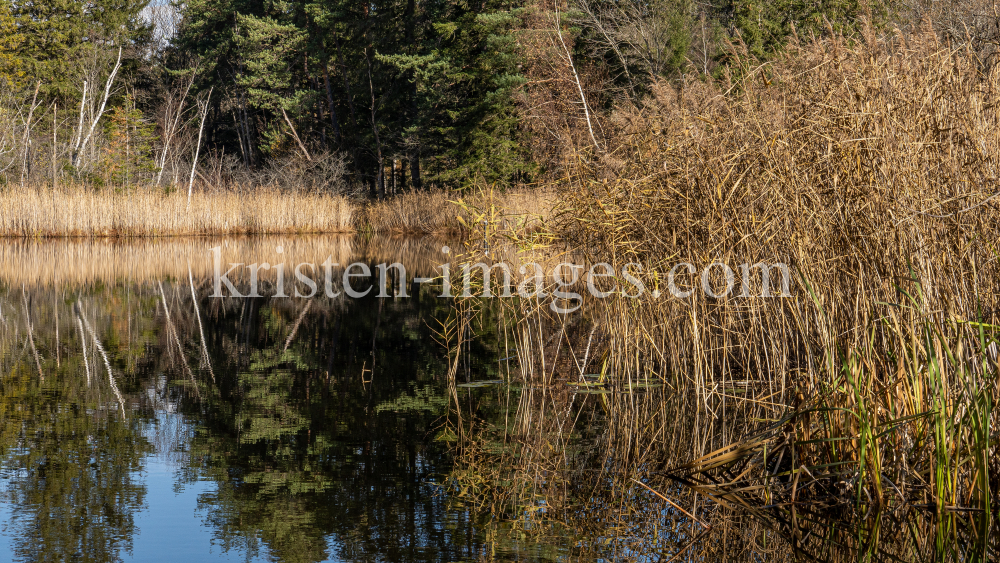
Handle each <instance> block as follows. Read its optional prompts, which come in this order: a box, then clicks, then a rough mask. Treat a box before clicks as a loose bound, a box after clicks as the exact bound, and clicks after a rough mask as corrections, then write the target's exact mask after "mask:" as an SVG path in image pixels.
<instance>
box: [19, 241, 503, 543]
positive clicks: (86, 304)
mask: <svg viewBox="0 0 1000 563" xmlns="http://www.w3.org/2000/svg"><path fill="white" fill-rule="evenodd" d="M218 244H219V243H218V242H217V241H209V240H194V241H183V240H182V241H172V242H159V243H150V242H148V241H142V242H137V243H135V244H134V245H133V244H128V243H104V242H95V243H89V242H62V243H59V242H44V243H11V244H7V245H5V246H4V247H3V250H2V251H0V279H2V280H3V283H2V286H0V313H2V322H0V325H2V326H0V421H2V422H0V459H2V460H3V463H2V477H0V489H2V491H3V492H2V495H3V496H2V497H0V505H2V507H3V510H4V511H5V512H9V513H10V514H11V515H12V516H11V519H10V521H9V522H8V524H7V526H6V528H5V535H3V536H0V543H5V544H6V548H7V549H10V550H11V552H12V553H13V556H14V557H15V559H16V560H21V561H48V560H52V561H95V562H97V561H116V560H124V559H129V558H131V557H138V556H139V555H138V554H147V555H148V554H151V553H155V550H151V546H152V545H156V546H162V547H161V548H160V550H159V553H158V555H155V556H156V557H160V558H161V559H163V560H176V559H175V556H178V555H179V554H182V553H188V555H186V558H188V559H191V557H192V555H191V554H190V550H189V549H188V550H187V552H185V550H184V548H182V547H180V545H181V544H185V543H186V542H188V541H189V539H190V538H187V537H185V536H184V535H183V534H185V533H190V528H189V527H185V526H175V527H171V528H165V529H160V530H158V529H150V527H146V526H145V525H143V524H138V525H137V522H140V523H141V522H147V521H148V522H157V521H158V520H157V518H155V517H154V518H152V519H151V518H150V517H149V516H148V515H146V512H148V511H155V510H168V509H167V508H164V507H165V506H167V504H169V502H168V501H169V498H168V495H165V494H164V487H163V483H162V479H164V478H166V477H168V476H169V478H170V479H171V480H172V483H171V487H172V488H173V490H174V491H175V497H176V498H177V499H180V498H185V499H186V498H191V497H192V495H191V492H192V491H196V503H195V505H193V506H188V507H187V512H186V513H185V512H184V510H182V509H178V508H177V507H176V506H175V507H174V508H170V509H169V510H170V511H172V516H170V518H169V519H168V520H173V521H176V520H182V519H183V520H190V519H196V520H197V521H198V522H199V523H200V525H201V526H203V528H204V529H205V530H207V531H209V532H210V534H211V537H212V541H213V543H214V546H215V550H216V551H215V552H214V555H212V554H210V553H208V552H203V553H202V557H198V556H195V558H194V559H191V560H202V559H205V560H208V559H212V558H214V557H219V556H222V557H223V559H230V558H232V559H241V560H243V559H253V558H260V557H265V558H268V559H273V560H279V561H325V560H338V559H345V560H371V561H374V560H379V561H442V560H460V559H471V558H477V557H478V556H479V555H480V554H481V553H483V549H484V548H483V546H484V539H483V537H482V535H481V533H480V532H481V528H480V526H479V525H478V521H477V518H478V516H474V515H473V513H472V512H470V511H468V510H466V509H464V508H460V507H459V508H456V507H453V506H450V505H449V504H448V503H447V502H446V497H444V496H443V495H441V494H439V493H440V489H439V487H438V486H437V485H436V484H435V483H436V482H438V481H440V480H441V476H442V475H443V474H445V473H446V472H447V471H448V470H449V468H450V461H449V459H450V457H449V455H448V442H447V441H446V438H447V432H445V429H446V428H447V424H446V417H447V414H448V410H449V409H448V408H447V405H448V403H449V400H450V395H449V394H448V391H447V386H446V384H445V381H444V378H445V376H446V374H447V373H448V372H449V369H450V368H451V366H449V364H448V356H447V355H446V353H445V352H444V349H443V348H441V346H440V345H439V344H437V343H436V342H435V340H434V338H433V333H432V331H431V328H430V327H431V326H434V325H435V322H434V320H435V319H437V321H439V322H438V323H437V324H438V325H440V324H441V323H444V322H447V321H446V320H445V319H447V318H448V317H449V316H450V315H453V314H454V311H453V308H452V306H451V303H450V302H449V300H446V299H440V298H437V297H436V295H437V294H438V292H439V291H435V288H434V287H432V285H431V284H425V285H423V286H420V285H417V284H414V285H413V286H412V287H411V288H410V293H411V297H409V298H406V299H402V298H394V297H388V298H382V299H380V298H377V297H375V294H376V292H371V293H370V294H369V295H368V296H367V297H364V298H361V299H343V298H340V299H328V298H325V297H320V298H315V299H312V300H305V299H292V298H286V299H281V298H264V297H262V298H231V297H227V298H223V299H213V298H210V297H208V295H209V293H210V292H211V291H212V284H211V281H210V279H209V277H208V276H209V275H210V270H209V269H208V268H209V267H210V265H211V263H210V262H209V257H210V255H209V254H208V253H207V252H206V249H207V248H209V247H210V246H215V245H218ZM279 244H281V245H283V246H284V249H283V250H284V255H285V256H286V260H288V261H290V262H291V263H295V262H298V261H314V262H316V263H321V262H322V261H323V260H324V259H325V258H326V257H327V256H329V255H332V254H335V253H337V254H338V257H339V258H340V259H341V260H340V261H341V262H342V263H343V262H347V261H356V260H357V261H366V262H368V263H369V264H370V265H371V266H372V269H373V270H374V265H375V264H376V263H378V262H382V261H386V260H389V261H400V262H403V263H404V265H406V267H407V270H408V273H409V274H410V275H411V276H414V275H433V270H432V268H433V265H434V264H437V263H440V261H441V259H442V257H441V256H440V255H439V254H438V249H439V248H440V246H441V242H440V241H414V240H404V239H401V240H387V241H377V240H362V239H354V238H352V239H331V238H323V239H295V240H289V239H284V240H268V239H263V240H261V239H257V240H252V241H249V240H243V241H240V240H234V241H229V242H228V245H227V244H226V242H225V241H223V242H222V245H223V246H224V247H225V248H227V250H226V252H227V253H229V254H228V255H227V258H229V256H234V257H238V258H239V260H238V261H240V262H244V263H250V262H253V261H255V260H260V261H267V260H268V259H269V258H268V253H273V252H274V250H273V249H274V248H276V247H277V246H278V245H279ZM289 255H292V257H291V258H287V257H288V256H289ZM335 259H336V258H335ZM272 260H273V258H272ZM234 261H235V260H234ZM264 281H265V282H266V281H267V280H266V279H265V280H264ZM393 287H397V284H393ZM481 321H482V322H481V323H480V325H479V329H478V330H477V334H476V338H475V339H474V340H471V341H470V342H468V343H467V344H466V345H465V350H464V351H463V354H464V355H463V361H462V362H461V365H460V366H458V369H459V371H460V376H459V377H460V378H462V379H463V380H470V379H497V378H499V377H500V375H499V373H498V368H497V366H498V364H497V362H496V360H497V359H498V358H499V357H500V356H499V355H498V354H499V352H498V349H497V348H498V344H497V330H496V329H495V328H493V327H494V323H493V319H492V317H491V313H490V311H489V310H488V309H486V310H484V311H483V312H482V314H481ZM153 481H155V483H154V482H153ZM206 484H208V485H209V486H206ZM149 491H156V493H155V494H154V495H152V497H150V493H149ZM148 498H152V499H154V500H152V501H147V499H148ZM175 504H176V503H175ZM159 522H161V525H162V523H163V522H164V519H162V518H160V519H159ZM153 525H154V524H150V526H153ZM184 530H188V531H187V532H185V531H184ZM172 534H178V537H171V535H172ZM171 544H174V545H176V546H177V547H176V549H175V548H172V547H171ZM175 552H176V553H175Z"/></svg>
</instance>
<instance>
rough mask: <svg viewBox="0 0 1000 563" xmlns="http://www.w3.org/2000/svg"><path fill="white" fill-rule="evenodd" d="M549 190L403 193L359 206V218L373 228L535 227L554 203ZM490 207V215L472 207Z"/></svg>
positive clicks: (455, 230)
mask: <svg viewBox="0 0 1000 563" xmlns="http://www.w3.org/2000/svg"><path fill="white" fill-rule="evenodd" d="M555 202H556V198H555V193H554V192H552V191H551V190H545V189H537V190H511V191H504V192H501V191H499V190H496V189H493V188H491V187H487V188H485V189H476V190H469V191H466V192H443V191H435V192H416V193H405V194H401V195H399V196H396V197H392V198H389V199H387V200H384V201H379V202H374V203H372V204H370V205H368V206H366V207H365V209H364V214H363V218H362V219H360V221H359V224H360V225H363V227H361V228H363V229H370V230H372V231H374V232H402V233H439V234H440V233H462V232H465V231H475V234H476V235H477V236H479V235H480V234H481V232H482V229H483V228H484V224H483V221H484V220H485V221H487V225H485V227H487V228H488V230H490V231H491V232H494V231H496V230H497V229H498V228H500V229H505V230H508V229H510V228H512V227H516V229H517V230H531V229H537V228H539V227H541V225H542V224H544V221H545V219H546V218H548V217H549V216H550V213H551V211H552V208H553V206H554V205H555ZM478 209H493V211H494V213H493V214H492V215H489V216H486V215H482V214H477V213H475V211H474V210H478Z"/></svg>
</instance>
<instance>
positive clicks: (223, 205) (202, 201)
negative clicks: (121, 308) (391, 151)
mask: <svg viewBox="0 0 1000 563" xmlns="http://www.w3.org/2000/svg"><path fill="white" fill-rule="evenodd" d="M495 197H496V198H498V199H501V200H502V201H503V202H504V205H503V207H504V209H508V210H510V211H509V213H511V214H512V215H511V217H514V218H517V219H519V220H520V221H521V222H523V223H529V224H534V223H537V222H538V221H539V218H541V217H545V216H547V215H548V212H549V210H550V209H551V206H552V201H551V199H550V198H546V196H545V194H543V193H534V192H532V191H508V192H505V193H503V194H500V193H499V192H497V193H496V195H495ZM463 198H464V199H465V200H476V201H478V200H479V199H480V198H481V196H480V192H478V191H477V192H469V193H462V192H455V193H451V194H448V193H445V192H411V193H405V194H401V195H398V196H395V197H393V198H390V199H387V200H383V201H375V202H370V201H366V200H362V199H354V198H348V197H344V196H339V195H328V194H316V193H310V192H304V191H302V192H300V191H295V190H277V189H271V188H254V189H240V188H238V187H237V188H232V189H225V190H215V191H198V192H195V193H193V194H192V197H191V201H190V204H189V203H188V198H187V194H186V193H182V192H179V191H175V192H164V191H162V190H158V189H156V190H154V189H146V188H136V189H132V190H113V189H102V190H94V189H93V188H90V187H86V186H80V185H69V186H63V187H59V188H57V189H56V190H54V191H53V189H52V188H51V187H45V186H27V187H23V188H22V187H19V186H7V187H6V188H3V189H0V237H5V238H11V237H28V238H40V237H117V238H124V237H156V236H192V235H262V234H308V233H348V232H355V231H367V232H377V233H406V234H448V233H452V234H457V233H461V232H463V230H464V229H466V226H467V225H468V222H467V221H466V222H463V220H462V219H461V217H463V215H465V214H466V211H465V210H464V208H463V207H462V206H461V205H457V204H456V203H455V202H457V201H463Z"/></svg>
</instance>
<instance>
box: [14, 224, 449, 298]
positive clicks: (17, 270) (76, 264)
mask: <svg viewBox="0 0 1000 563" xmlns="http://www.w3.org/2000/svg"><path fill="white" fill-rule="evenodd" d="M445 244H447V241H444V240H440V239H435V238H407V237H382V236H377V237H359V236H355V235H328V236H269V237H228V238H221V237H189V238H162V239H132V240H111V239H53V240H41V241H21V240H18V241H7V242H5V243H4V244H0V280H3V281H4V282H6V283H7V284H9V285H11V286H13V285H20V284H26V285H28V286H34V285H47V286H56V285H62V286H77V285H82V284H87V283H93V282H97V281H100V282H104V283H116V282H127V281H132V282H144V281H153V280H159V279H183V278H185V277H188V275H189V265H190V274H191V276H193V278H195V279H198V280H204V279H206V278H211V277H212V276H213V275H214V256H213V253H212V251H211V249H212V248H214V247H220V253H221V254H220V255H221V262H222V270H221V273H225V272H226V271H227V270H228V269H229V268H230V263H242V264H253V263H258V264H259V263H264V262H266V263H268V264H279V263H284V264H285V265H286V267H285V278H286V281H287V282H288V283H291V281H293V280H294V279H295V278H294V275H295V274H294V268H295V266H296V265H298V264H301V263H311V264H314V265H315V270H312V271H310V269H309V268H303V273H304V274H306V275H312V276H313V279H319V277H320V276H321V275H322V274H323V268H322V267H321V265H322V264H323V262H324V261H326V260H327V258H329V259H331V261H332V262H334V263H339V264H340V265H341V267H343V266H344V265H346V264H349V263H352V262H356V261H360V262H369V263H380V262H402V263H404V264H406V268H407V274H409V275H420V276H426V275H435V274H434V272H435V267H437V265H439V264H441V263H442V262H443V261H444V260H445V259H447V256H446V255H443V254H441V247H442V246H444V245H445ZM278 247H281V250H282V252H281V253H280V254H279V253H278ZM239 271H241V272H243V274H245V268H241V269H240V270H239ZM439 273H440V272H438V274H439ZM241 275H242V274H241ZM275 275H276V273H275V271H274V269H273V268H272V269H270V270H261V271H260V279H261V280H273V279H274V277H275ZM231 277H232V279H234V280H235V279H237V278H238V277H239V276H237V275H231ZM320 290H322V287H321V288H320Z"/></svg>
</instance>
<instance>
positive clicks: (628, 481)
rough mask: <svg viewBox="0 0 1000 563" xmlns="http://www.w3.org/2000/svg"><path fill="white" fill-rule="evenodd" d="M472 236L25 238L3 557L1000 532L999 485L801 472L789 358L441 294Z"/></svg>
mask: <svg viewBox="0 0 1000 563" xmlns="http://www.w3.org/2000/svg"><path fill="white" fill-rule="evenodd" d="M460 248H462V244H461V243H459V242H458V241H450V240H442V239H435V238H421V239H417V238H389V237H385V238H381V237H374V238H372V237H363V236H337V237H329V236H324V237H318V236H316V237H265V238H218V239H214V238H192V239H185V238H177V239H161V240H153V239H138V240H131V241H128V240H125V241H111V240H96V241H87V240H61V241H16V242H13V241H8V242H6V243H4V244H2V245H0V562H5V561H18V562H34V561H79V562H109V561H142V562H155V561H163V562H174V561H184V562H190V563H195V562H200V561H247V562H251V561H281V562H286V561H287V562H319V561H380V562H381V561H386V562H391V561H407V562H410V561H414V562H419V561H578V560H605V561H642V562H646V561H650V562H651V561H660V560H663V561H668V560H686V561H716V560H719V561H787V560H796V559H801V560H823V561H854V560H872V561H879V560H887V561H888V560H892V561H900V560H902V561H925V560H956V561H971V560H995V559H996V557H997V555H998V553H1000V534H997V533H995V532H996V526H995V519H994V517H993V514H992V512H991V511H989V510H986V511H984V510H980V509H975V508H968V507H967V506H953V507H948V509H947V510H945V511H941V512H940V513H935V512H934V511H933V510H931V509H930V506H931V505H930V504H929V503H928V502H927V500H926V498H927V493H926V492H925V491H924V489H921V488H919V487H913V486H912V485H911V489H910V491H908V493H909V494H908V495H904V494H903V493H902V492H899V488H897V485H896V484H895V483H890V485H891V487H892V488H893V489H894V490H895V491H897V492H899V494H898V495H897V496H898V497H899V500H898V501H897V500H892V501H891V502H890V503H880V502H876V501H871V500H870V499H868V500H866V499H863V498H862V497H861V493H857V495H856V496H852V495H853V494H854V493H851V494H847V493H844V492H843V491H842V490H840V489H838V488H837V487H840V486H842V485H843V486H844V487H845V489H844V490H855V489H847V488H846V487H847V486H848V485H850V484H849V483H848V484H847V485H844V481H843V479H841V477H839V476H837V475H835V474H834V473H832V472H831V473H829V474H828V475H825V477H826V478H828V481H829V482H830V483H832V486H831V487H828V489H829V490H827V489H823V488H822V487H823V486H825V485H823V483H822V482H821V481H820V480H819V479H817V478H814V477H820V478H822V477H824V475H819V474H814V473H812V472H811V473H809V477H810V478H812V480H811V481H809V485H808V486H807V485H805V484H804V483H806V481H805V477H802V479H803V480H802V483H803V484H802V485H801V486H800V481H799V477H801V476H802V475H805V472H804V471H799V472H796V471H795V470H794V469H793V467H792V465H791V461H789V460H790V458H791V456H792V454H790V455H789V457H787V458H786V457H783V454H779V455H777V456H776V455H775V454H774V451H775V450H774V448H775V447H778V448H785V449H786V450H788V451H789V452H793V453H794V452H797V451H799V450H795V449H794V448H793V449H789V447H788V446H787V444H788V443H792V444H793V446H794V445H795V442H794V440H793V441H791V442H789V440H787V439H786V438H787V436H788V433H789V430H788V428H790V424H789V420H790V419H789V418H788V415H787V409H786V406H785V405H782V404H778V403H775V402H773V401H772V400H771V397H773V396H774V393H775V392H774V390H773V389H771V387H772V386H773V383H772V382H767V381H752V380H750V379H745V380H738V379H736V378H731V379H729V380H727V379H723V380H721V381H720V383H718V384H715V386H714V387H713V388H712V389H711V393H710V394H709V393H706V388H705V387H704V386H697V385H684V384H683V381H682V380H678V379H675V380H672V381H671V380H668V379H660V378H657V377H653V376H652V375H650V376H649V377H647V378H646V379H623V378H620V377H619V378H615V377H614V374H611V373H608V371H609V368H608V367H607V366H609V365H611V364H610V363H609V359H608V352H607V351H606V350H607V349H608V348H607V339H608V338H609V335H608V334H607V331H605V330H604V329H602V327H601V321H600V318H599V317H598V315H596V314H595V313H594V311H595V310H596V309H597V308H596V307H595V306H594V304H593V303H588V304H587V305H586V306H583V307H582V308H581V309H580V310H579V311H577V312H575V313H573V314H562V313H559V314H556V313H553V312H552V311H553V310H552V309H550V307H549V306H547V305H546V304H545V303H544V302H539V301H538V300H535V301H532V300H531V299H517V298H514V299H502V298H493V299H478V298H472V299H453V298H447V297H442V294H444V293H445V287H444V285H443V284H442V282H441V280H440V279H439V278H437V276H439V275H440V274H441V272H442V271H443V267H442V266H443V265H444V264H450V267H452V271H455V268H454V267H453V266H454V261H455V260H456V257H458V256H459V254H460V250H459V249H460ZM302 264H308V266H305V267H301V268H300V267H298V266H299V265H302ZM453 283H454V282H453ZM456 286H457V283H456ZM456 293H457V292H456ZM303 296H309V297H303ZM602 350H604V352H602ZM762 429H763V430H762ZM816 441H817V440H812V442H816ZM809 442H810V441H809V440H802V441H800V442H798V443H799V444H803V443H809ZM783 444H785V445H783ZM795 447H797V446H795ZM803 451H804V450H803ZM713 452H714V453H713ZM720 452H721V453H720ZM769 452H770V457H769ZM702 455H707V456H708V458H705V459H711V460H714V461H711V463H709V462H704V461H702V462H700V463H691V462H692V460H695V459H697V458H698V457H699V456H702ZM794 455H798V454H794ZM712 456H715V457H712ZM723 458H725V459H728V460H729V461H726V462H724V463H723V462H721V461H720V460H722V459H723ZM716 462H718V463H716ZM793 474H798V475H799V477H795V478H792V477H791V475H793ZM845 474H846V473H845ZM835 478H836V479H841V480H840V481H836V479H835ZM753 479H756V480H753ZM810 487H811V488H810ZM900 487H902V488H903V489H906V484H904V483H900ZM865 494H867V493H865ZM887 498H894V497H891V495H887ZM993 506H996V505H995V503H994V504H993Z"/></svg>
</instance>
